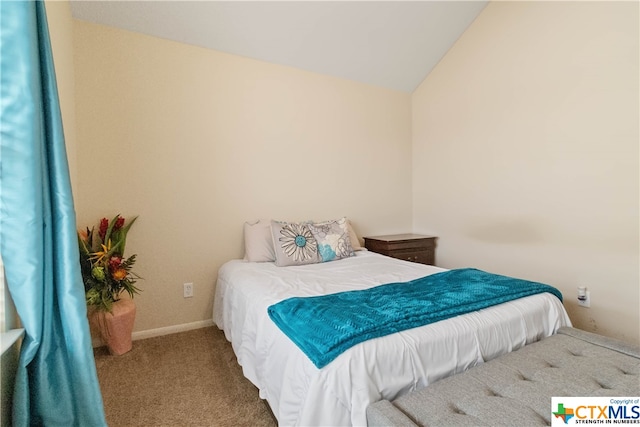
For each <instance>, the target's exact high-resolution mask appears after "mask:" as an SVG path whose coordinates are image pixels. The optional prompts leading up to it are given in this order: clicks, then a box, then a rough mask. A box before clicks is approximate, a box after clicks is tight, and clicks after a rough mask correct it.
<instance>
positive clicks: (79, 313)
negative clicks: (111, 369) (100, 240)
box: [0, 0, 106, 426]
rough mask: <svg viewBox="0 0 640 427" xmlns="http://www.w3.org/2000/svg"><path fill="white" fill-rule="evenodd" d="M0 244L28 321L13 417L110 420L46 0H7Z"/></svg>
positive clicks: (17, 420) (1, 34)
mask: <svg viewBox="0 0 640 427" xmlns="http://www.w3.org/2000/svg"><path fill="white" fill-rule="evenodd" d="M0 53H1V56H0V67H1V68H0V81H1V93H0V113H1V116H0V137H1V141H0V161H1V164H0V251H1V253H2V258H3V260H4V264H5V276H6V280H7V285H8V287H9V291H10V293H11V297H12V298H13V301H14V303H15V306H16V310H17V312H18V315H19V317H20V320H21V322H22V327H23V328H24V329H25V339H24V342H23V344H22V348H21V352H20V361H19V366H18V371H17V374H16V375H17V376H16V385H15V390H14V402H13V425H17V426H27V425H45V426H102V425H106V422H105V418H104V409H103V406H102V396H101V394H100V387H99V384H98V380H97V374H96V368H95V361H94V358H93V349H92V347H91V336H90V333H89V325H88V322H87V315H86V305H85V301H84V285H83V283H82V278H81V275H80V266H79V261H78V260H79V254H78V245H77V238H76V219H75V211H74V207H73V197H72V194H71V184H70V180H69V167H68V164H67V157H66V149H65V143H64V135H63V131H62V119H61V116H60V106H59V101H58V92H57V88H56V78H55V72H54V68H53V58H52V54H51V44H50V41H49V30H48V26H47V20H46V13H45V7H44V3H43V2H41V1H5V0H0Z"/></svg>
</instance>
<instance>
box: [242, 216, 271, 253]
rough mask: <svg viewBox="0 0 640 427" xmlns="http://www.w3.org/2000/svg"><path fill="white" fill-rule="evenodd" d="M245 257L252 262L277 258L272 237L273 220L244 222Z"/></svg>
mask: <svg viewBox="0 0 640 427" xmlns="http://www.w3.org/2000/svg"><path fill="white" fill-rule="evenodd" d="M244 259H245V260H247V261H250V262H271V261H275V260H276V254H275V251H274V248H273V239H272V237H271V220H264V219H261V220H258V221H255V222H245V223H244Z"/></svg>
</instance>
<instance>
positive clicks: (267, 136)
mask: <svg viewBox="0 0 640 427" xmlns="http://www.w3.org/2000/svg"><path fill="white" fill-rule="evenodd" d="M74 37H75V67H76V69H75V76H76V109H77V111H76V113H77V135H78V144H77V147H78V150H77V156H78V182H79V192H78V197H77V198H76V209H77V211H78V220H79V224H81V225H88V224H93V223H95V222H96V221H97V220H98V219H99V218H100V217H102V216H111V215H114V214H116V213H121V214H123V215H125V216H130V215H139V216H140V218H139V221H138V222H137V223H136V224H135V226H134V227H133V228H132V231H131V232H130V238H129V240H128V244H127V252H129V253H137V254H138V258H139V260H138V263H137V268H135V271H137V272H138V273H139V274H140V275H142V276H143V277H144V278H145V280H144V281H143V282H141V283H140V285H141V288H142V289H143V290H144V291H143V293H142V294H141V295H139V296H137V297H136V301H137V307H138V312H137V320H136V325H135V330H136V331H145V330H149V329H155V328H162V327H168V326H171V325H180V324H188V323H192V322H198V321H202V320H206V319H211V310H212V299H213V295H214V284H215V279H216V272H217V269H218V268H219V267H220V265H221V264H222V263H223V262H225V261H227V260H229V259H232V258H238V257H241V256H242V255H243V250H242V224H243V222H244V221H245V220H252V219H256V218H261V217H266V218H277V219H282V220H306V219H317V220H322V219H329V218H337V217H340V216H343V215H346V216H348V217H349V218H351V219H352V220H353V222H354V225H355V228H356V231H357V232H358V233H359V234H360V235H361V236H362V235H366V234H367V233H371V232H375V233H390V232H405V231H407V230H409V229H410V228H411V171H410V168H411V111H410V108H411V97H410V95H409V94H406V93H400V92H395V91H390V90H386V89H381V88H376V87H372V86H367V85H364V84H359V83H355V82H350V81H346V80H342V79H337V78H332V77H327V76H322V75H318V74H313V73H309V72H304V71H300V70H296V69H293V68H288V67H283V66H277V65H272V64H267V63H263V62H260V61H255V60H250V59H246V58H242V57H238V56H233V55H228V54H224V53H220V52H215V51H210V50H205V49H201V48H197V47H193V46H188V45H184V44H179V43H175V42H170V41H167V40H162V39H158V38H153V37H148V36H144V35H140V34H135V33H130V32H126V31H122V30H117V29H113V28H108V27H104V26H99V25H95V24H90V23H86V22H80V21H76V22H75V33H74ZM184 282H193V283H194V284H195V287H194V289H195V297H194V298H192V299H184V298H183V297H182V284H183V283H184Z"/></svg>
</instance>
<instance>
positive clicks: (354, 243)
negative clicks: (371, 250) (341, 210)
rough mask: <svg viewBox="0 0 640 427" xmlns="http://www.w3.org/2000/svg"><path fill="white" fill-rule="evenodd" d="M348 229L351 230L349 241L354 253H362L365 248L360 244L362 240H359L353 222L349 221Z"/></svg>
mask: <svg viewBox="0 0 640 427" xmlns="http://www.w3.org/2000/svg"><path fill="white" fill-rule="evenodd" d="M347 229H348V230H349V240H351V247H352V248H353V250H354V251H362V250H364V248H363V247H362V245H361V244H360V239H358V235H357V234H356V232H355V230H354V229H353V226H352V225H351V221H349V220H347Z"/></svg>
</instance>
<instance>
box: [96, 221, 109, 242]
mask: <svg viewBox="0 0 640 427" xmlns="http://www.w3.org/2000/svg"><path fill="white" fill-rule="evenodd" d="M107 228H109V220H108V219H107V218H102V219H101V220H100V229H99V230H98V235H99V236H100V239H102V241H103V242H104V236H106V235H107Z"/></svg>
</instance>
